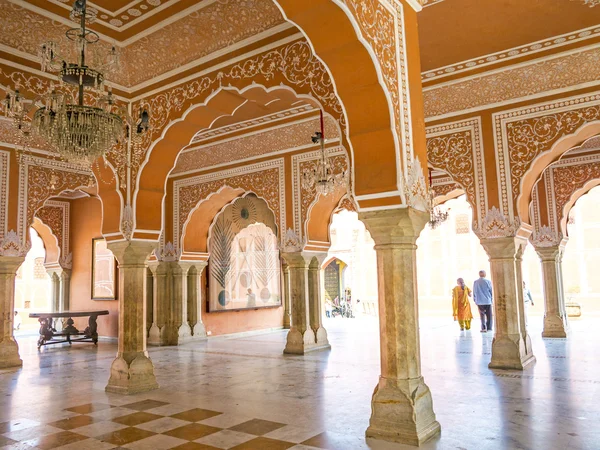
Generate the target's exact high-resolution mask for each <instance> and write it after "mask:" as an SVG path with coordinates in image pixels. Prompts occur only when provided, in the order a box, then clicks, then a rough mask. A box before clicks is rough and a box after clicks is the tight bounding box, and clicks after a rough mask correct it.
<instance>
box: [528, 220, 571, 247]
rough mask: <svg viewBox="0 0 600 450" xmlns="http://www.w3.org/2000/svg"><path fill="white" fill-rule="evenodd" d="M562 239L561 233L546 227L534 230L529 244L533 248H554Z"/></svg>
mask: <svg viewBox="0 0 600 450" xmlns="http://www.w3.org/2000/svg"><path fill="white" fill-rule="evenodd" d="M562 239H563V235H562V233H557V232H556V231H554V230H553V229H552V228H550V227H549V226H547V225H543V226H541V227H540V228H539V229H537V230H536V229H534V231H533V234H532V236H531V243H532V244H533V246H534V247H535V248H538V247H556V246H557V245H559V244H560V242H561V241H562Z"/></svg>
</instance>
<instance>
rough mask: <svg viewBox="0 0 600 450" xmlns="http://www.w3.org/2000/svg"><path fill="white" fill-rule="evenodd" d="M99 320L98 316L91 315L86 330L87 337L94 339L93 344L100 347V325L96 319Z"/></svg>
mask: <svg viewBox="0 0 600 450" xmlns="http://www.w3.org/2000/svg"><path fill="white" fill-rule="evenodd" d="M97 318H98V315H96V314H91V315H90V319H89V321H88V327H87V329H86V333H85V334H86V335H87V336H89V337H91V338H92V342H94V344H95V345H98V323H97V322H96V319H97Z"/></svg>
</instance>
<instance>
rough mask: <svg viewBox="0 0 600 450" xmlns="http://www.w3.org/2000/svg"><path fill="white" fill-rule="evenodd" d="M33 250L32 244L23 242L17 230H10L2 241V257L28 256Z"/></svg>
mask: <svg viewBox="0 0 600 450" xmlns="http://www.w3.org/2000/svg"><path fill="white" fill-rule="evenodd" d="M29 249H31V242H23V240H21V238H20V237H19V235H18V234H17V232H16V231H15V230H10V231H9V232H8V233H6V235H5V236H4V237H3V238H2V239H1V240H0V256H19V257H23V256H25V255H27V252H28V251H29Z"/></svg>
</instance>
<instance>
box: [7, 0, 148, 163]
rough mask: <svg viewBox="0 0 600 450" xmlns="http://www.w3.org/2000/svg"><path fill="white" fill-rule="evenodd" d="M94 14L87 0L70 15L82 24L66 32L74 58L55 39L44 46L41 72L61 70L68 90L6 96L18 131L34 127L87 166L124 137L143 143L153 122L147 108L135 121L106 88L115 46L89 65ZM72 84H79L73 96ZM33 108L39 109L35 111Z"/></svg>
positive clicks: (79, 1)
mask: <svg viewBox="0 0 600 450" xmlns="http://www.w3.org/2000/svg"><path fill="white" fill-rule="evenodd" d="M96 14H97V11H96V10H94V9H92V8H88V7H87V2H86V0H76V1H75V3H74V5H73V9H72V11H71V15H70V17H71V19H72V20H74V21H76V22H78V23H79V26H78V27H77V28H72V29H70V30H68V31H67V32H66V37H67V39H68V41H70V42H71V43H72V44H73V47H74V49H75V53H76V54H77V62H76V63H72V62H68V61H67V60H66V58H63V57H61V56H60V55H59V54H60V50H59V46H58V44H57V43H55V42H46V43H44V44H43V45H42V46H41V48H40V51H39V57H40V60H41V69H42V71H44V72H46V71H50V72H58V75H57V76H58V81H59V83H60V86H62V87H65V88H66V89H61V92H60V93H59V92H57V90H56V89H55V88H54V87H53V88H52V89H51V90H50V92H49V93H47V94H46V95H44V96H41V97H38V98H36V99H35V100H33V101H27V100H25V99H24V98H23V96H22V95H21V94H20V93H19V89H18V87H16V88H15V90H14V91H10V90H9V93H8V95H7V96H6V99H5V101H4V109H5V112H6V115H7V116H9V117H11V118H12V119H13V120H14V122H15V123H16V124H17V127H18V128H19V129H20V130H21V129H23V130H25V129H27V132H28V129H29V128H31V129H32V130H33V131H34V132H36V133H37V134H38V135H40V136H41V137H42V138H44V139H45V140H46V141H47V142H48V143H49V144H50V146H51V147H52V148H54V150H56V151H57V152H58V154H59V155H60V157H61V158H62V159H63V160H65V161H68V162H71V163H76V164H79V165H82V166H86V167H88V168H91V167H92V165H93V163H94V161H96V160H97V159H98V158H101V157H104V156H105V155H106V153H107V152H108V151H110V150H111V149H113V148H114V147H115V146H116V145H117V144H119V143H120V142H122V141H123V140H125V139H131V141H132V142H133V143H139V142H140V141H141V138H140V136H141V135H143V134H144V133H145V132H146V131H147V130H148V125H149V115H148V112H147V111H141V112H140V118H139V120H138V121H137V122H136V121H135V120H134V119H132V118H131V117H130V116H129V115H128V114H127V111H126V109H125V108H124V107H118V106H117V105H116V104H115V101H114V98H113V95H112V91H111V90H110V88H109V89H108V92H105V90H104V82H105V76H104V73H103V72H105V71H113V70H114V69H115V68H116V67H117V66H118V63H119V60H118V54H117V51H116V49H115V48H114V47H112V49H111V50H110V51H108V53H107V54H105V55H103V56H101V57H97V55H92V59H94V60H95V62H97V64H96V67H97V68H92V67H90V66H89V65H88V62H87V59H89V58H88V57H89V56H90V55H88V54H87V49H88V46H90V45H93V44H95V43H97V42H98V41H99V40H100V38H99V36H98V34H97V33H95V32H94V31H92V30H89V29H88V28H87V25H89V24H91V23H93V22H94V21H95V20H96ZM69 87H73V88H75V89H72V91H75V93H74V95H72V94H71V92H70V89H69ZM63 91H64V92H63ZM89 91H91V92H89ZM75 98H76V100H75ZM86 99H88V100H94V104H92V105H89V104H86ZM35 108H38V109H37V110H36V111H35V112H34V113H33V114H31V112H32V110H33V109H35ZM28 122H30V124H31V126H30V127H29V123H28Z"/></svg>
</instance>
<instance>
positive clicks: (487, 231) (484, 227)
mask: <svg viewBox="0 0 600 450" xmlns="http://www.w3.org/2000/svg"><path fill="white" fill-rule="evenodd" d="M520 226H521V223H520V220H519V219H518V218H516V219H515V220H514V221H513V222H511V221H509V220H508V218H506V217H505V216H504V214H502V213H501V212H500V210H499V209H498V208H496V207H495V206H492V209H490V210H489V211H488V212H487V214H486V215H485V218H484V219H483V221H482V222H481V225H479V224H477V222H476V223H475V226H474V230H475V234H477V236H479V238H480V239H498V238H503V237H509V236H515V235H516V233H517V230H518V229H519V227H520Z"/></svg>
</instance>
